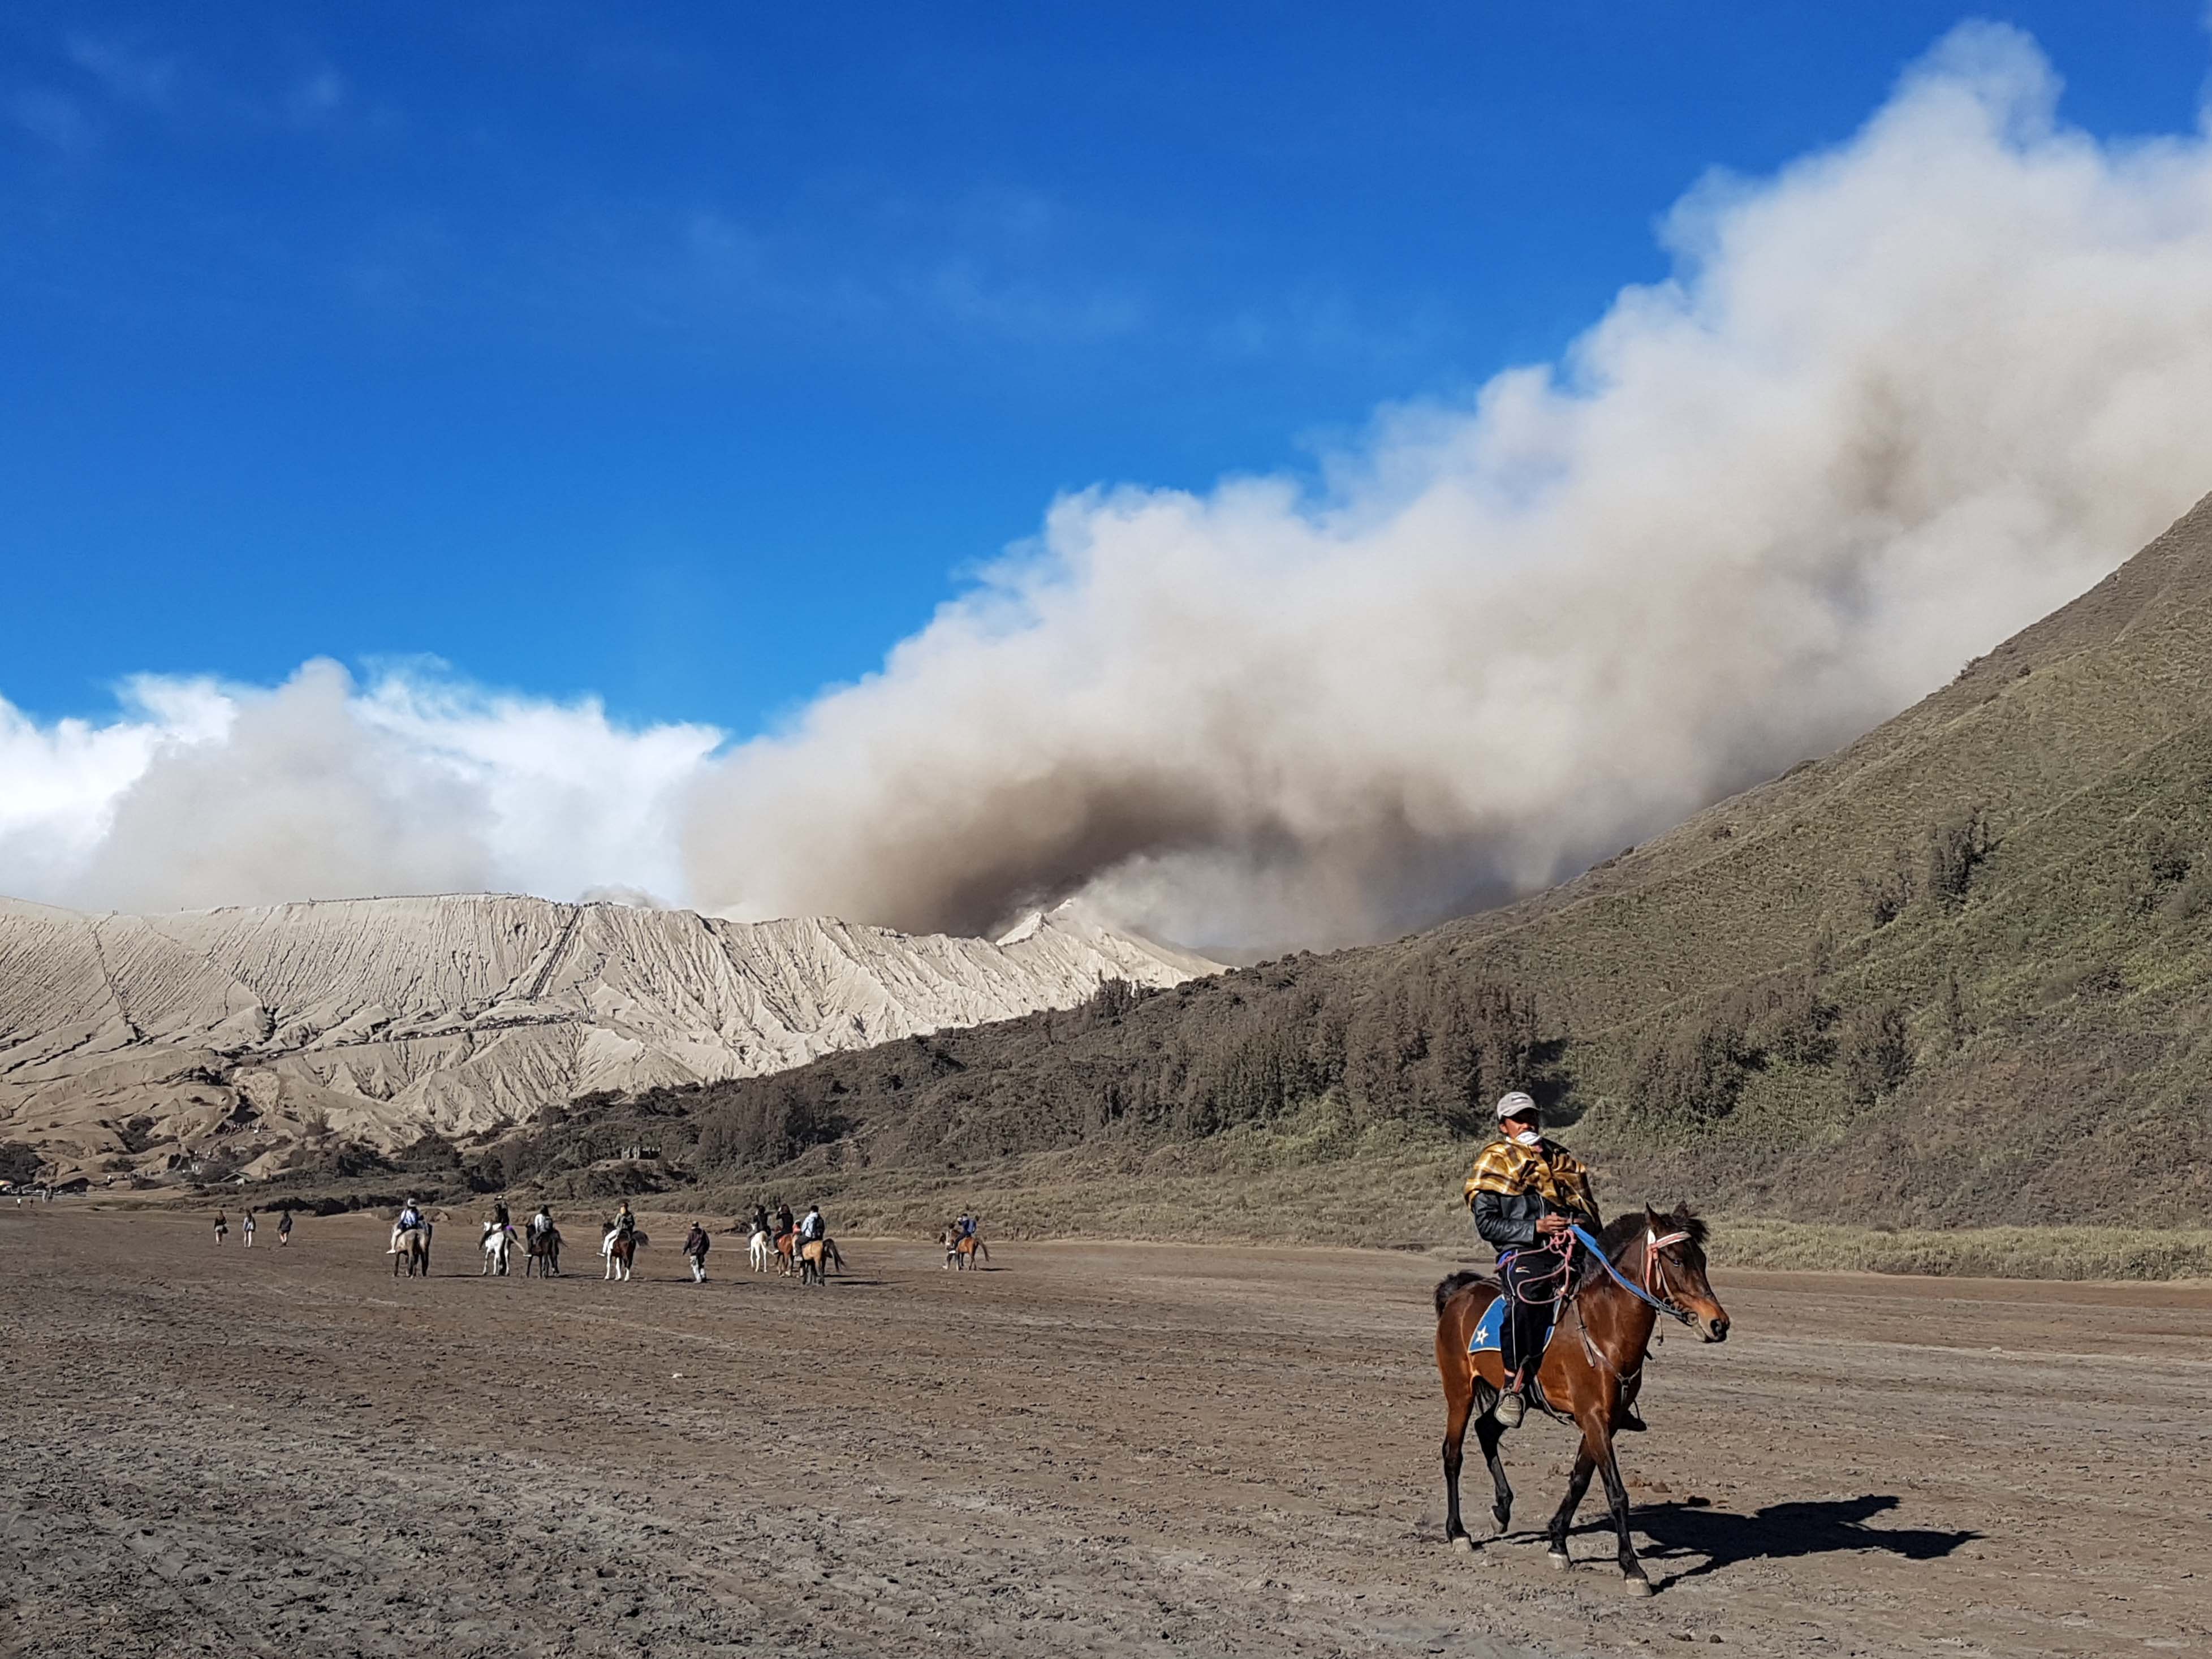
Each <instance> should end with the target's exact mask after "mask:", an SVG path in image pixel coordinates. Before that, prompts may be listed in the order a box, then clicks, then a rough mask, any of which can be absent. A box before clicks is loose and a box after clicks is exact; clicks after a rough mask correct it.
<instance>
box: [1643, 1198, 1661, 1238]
mask: <svg viewBox="0 0 2212 1659" xmlns="http://www.w3.org/2000/svg"><path fill="white" fill-rule="evenodd" d="M1644 1225H1645V1226H1647V1227H1649V1228H1650V1230H1651V1231H1653V1232H1655V1233H1656V1232H1657V1231H1659V1212H1658V1211H1656V1210H1655V1209H1653V1208H1652V1207H1651V1206H1650V1205H1649V1204H1646V1205H1645V1206H1644Z"/></svg>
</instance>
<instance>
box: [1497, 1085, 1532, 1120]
mask: <svg viewBox="0 0 2212 1659" xmlns="http://www.w3.org/2000/svg"><path fill="white" fill-rule="evenodd" d="M1540 1115H1541V1114H1540V1113H1539V1112H1538V1110H1537V1108H1536V1097H1535V1096H1534V1095H1530V1094H1523V1093H1522V1091H1520V1090H1518V1089H1516V1090H1514V1091H1513V1092H1512V1093H1510V1094H1506V1095H1500V1096H1499V1097H1498V1121H1499V1122H1500V1123H1503V1122H1504V1121H1505V1120H1506V1119H1507V1118H1509V1117H1536V1116H1540Z"/></svg>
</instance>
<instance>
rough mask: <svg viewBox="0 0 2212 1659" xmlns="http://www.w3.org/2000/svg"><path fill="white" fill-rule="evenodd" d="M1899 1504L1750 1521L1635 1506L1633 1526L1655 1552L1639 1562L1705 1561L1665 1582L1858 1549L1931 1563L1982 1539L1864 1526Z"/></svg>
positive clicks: (1767, 1512)
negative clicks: (1742, 1565) (1741, 1566)
mask: <svg viewBox="0 0 2212 1659" xmlns="http://www.w3.org/2000/svg"><path fill="white" fill-rule="evenodd" d="M1898 1504H1899V1499H1898V1498H1896V1497H1895V1496H1894V1495H1893V1494H1891V1493H1887V1492H1882V1493H1875V1492H1868V1493H1866V1494H1865V1495H1863V1497H1858V1498H1838V1499H1835V1500H1833V1501H1828V1502H1811V1503H1798V1504H1768V1505H1767V1506H1766V1507H1765V1508H1764V1509H1762V1510H1759V1511H1758V1512H1757V1513H1755V1514H1752V1515H1737V1514H1733V1513H1731V1512H1730V1511H1729V1510H1716V1509H1711V1508H1708V1507H1706V1506H1705V1505H1704V1504H1638V1505H1637V1506H1636V1528H1637V1530H1638V1532H1641V1533H1642V1534H1644V1536H1645V1537H1646V1538H1648V1539H1650V1541H1651V1542H1652V1544H1653V1545H1654V1546H1656V1547H1653V1548H1650V1549H1647V1550H1645V1551H1644V1552H1643V1554H1644V1559H1646V1560H1649V1561H1653V1562H1662V1561H1671V1560H1680V1559H1686V1558H1687V1557H1691V1556H1703V1557H1704V1558H1705V1559H1704V1560H1702V1561H1700V1562H1699V1563H1697V1564H1696V1565H1690V1566H1685V1567H1684V1568H1683V1569H1682V1570H1681V1571H1679V1572H1674V1573H1671V1574H1669V1575H1668V1578H1667V1581H1666V1582H1667V1583H1670V1584H1671V1583H1676V1582H1678V1581H1680V1580H1681V1579H1685V1578H1698V1577H1703V1576H1704V1575H1705V1574H1706V1573H1709V1572H1718V1571H1721V1570H1722V1569H1723V1567H1732V1566H1735V1565H1736V1564H1737V1563H1738V1562H1741V1561H1753V1560H1768V1561H1783V1560H1790V1559H1796V1558H1797V1557H1800V1556H1808V1555H1833V1554H1839V1553H1850V1552H1854V1551H1863V1550H1879V1551H1881V1552H1883V1553H1887V1554H1890V1555H1898V1556H1902V1557H1903V1558H1904V1559H1906V1560H1908V1561H1933V1560H1936V1559H1938V1558H1939V1557H1942V1556H1946V1555H1948V1554H1950V1553H1951V1552H1952V1551H1954V1550H1955V1549H1957V1548H1958V1547H1960V1545H1961V1544H1968V1543H1972V1541H1974V1540H1976V1539H1978V1538H1980V1537H1981V1536H1982V1535H1983V1534H1980V1533H1978V1532H1946V1531H1942V1530H1940V1529H1937V1528H1927V1527H1875V1526H1869V1524H1868V1522H1870V1521H1872V1520H1873V1519H1874V1517H1875V1516H1878V1515H1884V1514H1887V1512H1889V1511H1890V1510H1894V1509H1895V1508H1896V1507H1897V1506H1898Z"/></svg>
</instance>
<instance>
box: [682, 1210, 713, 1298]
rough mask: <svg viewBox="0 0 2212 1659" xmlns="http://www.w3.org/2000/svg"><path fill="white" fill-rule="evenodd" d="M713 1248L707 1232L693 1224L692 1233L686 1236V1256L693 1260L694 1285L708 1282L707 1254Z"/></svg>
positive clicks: (695, 1223) (692, 1275) (692, 1274)
mask: <svg viewBox="0 0 2212 1659" xmlns="http://www.w3.org/2000/svg"><path fill="white" fill-rule="evenodd" d="M712 1248H713V1242H712V1241H711V1240H710V1239H708V1237H707V1230H706V1229H705V1228H704V1227H702V1226H701V1225H699V1224H698V1223H697V1222H696V1221H695V1222H693V1223H692V1224H691V1231H690V1232H688V1233H686V1234H684V1255H688V1256H690V1258H691V1282H692V1283H693V1284H694V1285H703V1284H705V1283H706V1282H707V1252H708V1250H709V1249H712Z"/></svg>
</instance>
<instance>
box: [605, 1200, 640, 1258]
mask: <svg viewBox="0 0 2212 1659" xmlns="http://www.w3.org/2000/svg"><path fill="white" fill-rule="evenodd" d="M636 1231H637V1218H636V1217H635V1216H634V1215H632V1214H631V1213H630V1212H629V1200H628V1199H624V1200H623V1201H622V1203H621V1205H620V1206H618V1207H617V1209H616V1211H615V1218H614V1219H613V1220H612V1221H610V1222H609V1223H607V1236H606V1237H605V1238H604V1239H602V1240H600V1241H599V1254H600V1255H613V1254H614V1249H615V1241H616V1240H617V1239H618V1238H628V1237H630V1236H631V1235H632V1234H634V1233H635V1232H636Z"/></svg>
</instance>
